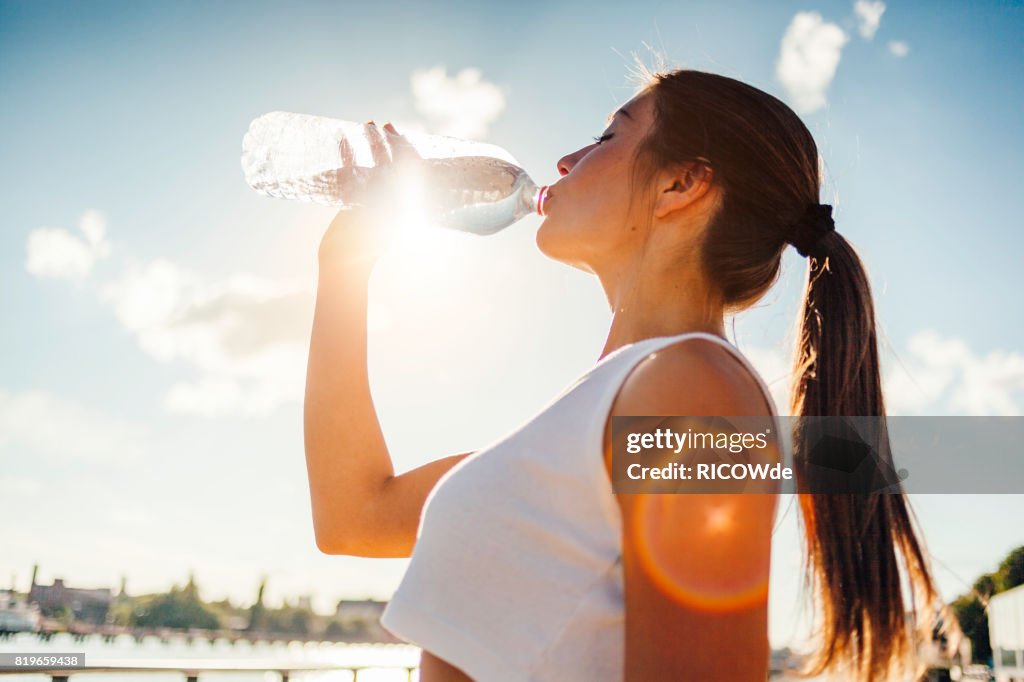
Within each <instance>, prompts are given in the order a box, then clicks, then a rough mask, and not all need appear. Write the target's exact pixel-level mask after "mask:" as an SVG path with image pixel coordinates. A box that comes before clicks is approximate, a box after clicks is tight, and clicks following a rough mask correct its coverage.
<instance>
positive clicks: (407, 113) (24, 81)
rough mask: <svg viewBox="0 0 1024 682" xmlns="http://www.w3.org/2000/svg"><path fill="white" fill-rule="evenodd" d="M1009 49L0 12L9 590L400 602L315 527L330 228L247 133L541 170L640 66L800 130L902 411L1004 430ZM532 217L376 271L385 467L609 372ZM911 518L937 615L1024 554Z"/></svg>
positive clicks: (1016, 321) (789, 258)
mask: <svg viewBox="0 0 1024 682" xmlns="http://www.w3.org/2000/svg"><path fill="white" fill-rule="evenodd" d="M1022 32H1024V8H1022V5H1021V4H1020V3H1009V2H1000V3H969V4H968V3H940V4H935V3H923V2H917V3H900V2H893V3H883V2H878V1H875V2H864V1H863V0H861V1H859V2H856V3H851V2H821V1H816V0H808V1H807V2H774V3H758V2H732V3H725V2H685V3H684V2H647V1H645V0H637V1H636V2H631V3H628V4H623V3H594V2H587V3H583V2H577V3H572V2H543V3H541V2H517V3H501V4H496V3H482V4H481V3H470V2H461V3H460V2H447V3H445V2H435V3H402V2H398V3H388V4H386V5H383V4H378V3H310V2H305V3H300V2H296V3H286V4H285V3H257V2H246V3H229V2H223V3H215V4H205V3H197V2H182V3H177V2H175V3H170V2H167V3H154V2H123V3H105V2H92V3H56V2H47V1H43V0H39V1H31V2H0V91H2V92H3V93H4V94H3V98H2V101H0V188H2V189H0V198H2V206H3V222H4V225H3V229H2V230H0V273H2V278H3V279H2V282H3V286H2V292H0V316H2V319H3V324H4V334H3V335H2V336H0V354H2V357H3V360H2V364H0V500H3V507H4V509H5V513H4V514H2V515H0V547H2V548H3V551H0V585H2V586H4V587H6V586H8V585H9V584H10V583H11V582H13V584H14V586H15V587H16V588H18V589H21V590H24V589H27V587H28V583H29V576H30V573H31V569H32V565H33V564H36V563H38V564H39V566H40V573H39V578H40V580H41V581H42V582H44V583H49V582H50V581H51V580H52V579H54V578H56V577H64V578H65V579H66V580H67V581H68V582H69V583H70V584H74V585H81V586H85V587H102V586H110V587H112V588H116V587H117V585H118V584H119V582H120V579H121V576H125V577H126V578H127V587H128V591H129V592H130V593H141V592H146V591H151V590H164V589H166V588H168V587H169V586H170V585H171V584H172V583H178V584H182V583H184V582H185V581H186V580H187V579H188V575H189V574H190V573H194V574H195V577H196V581H197V583H198V585H199V587H200V591H201V594H202V596H203V597H204V598H206V599H220V598H224V597H229V598H231V599H233V600H236V601H240V602H243V603H250V602H251V601H252V600H253V599H254V597H255V594H256V590H257V588H258V585H259V582H260V580H261V578H262V577H264V576H266V578H267V581H268V585H267V593H266V597H267V601H268V602H269V603H271V604H278V603H281V600H283V599H285V598H290V599H292V600H293V601H294V599H295V598H296V597H297V596H299V595H309V596H310V597H311V598H312V603H313V605H314V606H315V607H316V608H317V609H318V610H320V611H322V612H327V611H331V610H333V607H334V604H335V602H336V601H337V600H338V599H341V598H354V599H359V598H366V597H373V598H382V599H383V598H387V597H388V596H389V595H390V594H391V592H392V591H393V590H394V588H395V587H396V586H397V584H398V582H399V580H400V579H401V575H402V572H403V570H404V567H405V565H406V560H401V559H361V558H354V557H337V556H326V555H323V554H321V553H319V552H318V550H317V549H316V547H315V544H314V539H313V531H312V523H311V515H310V507H309V497H308V487H307V479H306V470H305V460H304V455H303V447H302V402H301V401H302V392H303V385H304V381H305V358H306V353H307V350H308V342H309V331H310V324H311V321H312V309H313V308H312V306H313V293H314V290H315V289H314V287H315V275H316V247H317V243H318V240H319V237H320V235H321V234H322V232H323V230H324V228H325V227H326V225H327V224H328V223H329V222H330V219H331V217H332V211H331V210H330V209H329V208H325V207H320V206H314V205H310V204H302V203H294V202H287V201H281V200H275V199H270V198H267V197H263V196H261V195H258V194H256V193H254V192H253V191H252V190H250V189H249V188H248V187H247V186H246V184H245V182H244V179H243V177H242V173H241V168H240V165H239V157H240V151H241V139H242V136H243V134H244V133H245V131H246V129H247V127H248V125H249V122H250V121H251V120H252V119H254V118H256V117H257V116H259V115H261V114H263V113H266V112H268V111H274V110H283V111H294V112H300V113H308V114H316V115H323V116H330V117H335V118H341V119H347V120H352V121H365V120H367V119H371V118H372V119H374V120H377V121H379V122H382V121H387V120H390V121H393V122H394V124H395V126H396V128H398V130H399V131H405V132H412V131H426V132H433V133H443V134H449V135H456V136H462V137H467V138H472V139H481V140H485V141H487V142H491V143H494V144H498V145H500V146H502V147H504V148H505V149H507V150H509V151H510V152H511V153H512V154H513V155H514V156H515V157H516V158H517V159H519V161H520V162H521V163H522V165H523V167H524V168H526V169H527V171H528V172H529V173H530V174H531V176H532V177H533V178H534V180H536V181H537V182H538V184H544V183H550V182H553V181H554V180H556V179H557V178H558V173H557V171H556V167H555V163H556V161H557V160H558V159H559V158H560V157H561V156H563V155H564V154H566V153H568V152H571V151H573V150H576V149H578V148H579V147H581V146H584V145H586V144H589V142H590V138H591V137H593V136H595V135H599V134H600V133H601V132H602V131H603V129H604V125H605V123H604V122H605V117H606V116H607V115H608V114H609V113H610V112H612V111H613V110H614V109H615V108H617V107H618V106H619V105H621V104H622V103H624V102H625V101H627V100H628V99H629V98H630V97H631V96H632V93H633V85H632V84H631V82H630V81H629V79H628V76H629V71H630V67H631V64H632V61H633V57H632V55H633V54H634V53H636V54H639V55H640V57H641V58H643V59H644V60H645V61H646V62H648V63H652V60H653V57H652V53H651V52H650V50H649V47H651V48H654V49H657V50H660V51H662V52H664V53H665V54H666V55H667V56H668V58H669V63H670V65H671V66H682V67H687V68H697V69H702V70H708V71H714V72H717V73H722V74H724V75H728V76H732V77H734V78H739V79H740V80H743V81H746V82H748V83H751V84H752V85H755V86H757V87H759V88H761V89H763V90H765V91H766V92H769V93H771V94H773V95H776V96H778V97H780V98H781V99H783V101H785V102H787V103H788V104H789V105H790V106H792V107H793V108H794V110H796V111H797V112H798V113H799V114H800V115H801V117H802V118H803V120H804V121H805V122H806V124H807V126H808V128H809V129H810V130H811V132H812V133H813V135H814V137H815V139H816V141H817V143H818V147H819V150H820V152H821V155H822V157H823V159H824V163H825V169H826V177H825V183H824V186H823V189H822V198H821V201H822V202H823V203H831V204H834V206H835V213H834V216H835V219H836V225H837V229H838V230H839V231H840V232H841V233H842V234H843V235H844V236H846V237H847V239H848V240H849V241H850V242H851V243H853V244H854V245H855V247H856V248H857V249H858V251H859V253H860V254H861V256H862V258H863V260H864V261H865V263H866V265H867V268H868V271H869V275H870V278H871V283H872V286H873V290H874V295H875V304H876V310H877V314H878V320H879V324H880V329H881V343H882V352H883V378H884V383H885V390H886V399H887V404H888V406H889V412H890V414H929V415H1021V414H1022V411H1024V322H1022V318H1021V315H1020V313H1019V306H1020V304H1019V302H1018V298H1019V296H1020V293H1021V291H1022V288H1024V287H1022V285H1024V274H1022V273H1024V257H1022V255H1021V254H1022V253H1024V234H1022V232H1021V230H1020V228H1021V221H1020V218H1019V213H1018V211H1017V209H1014V208H1013V206H1014V205H1015V203H1016V202H1015V199H1016V197H1018V196H1019V194H1020V187H1021V181H1022V180H1024V173H1022V163H1024V162H1022V161H1021V156H1020V154H1019V150H1020V149H1021V148H1024V144H1022V143H1024V88H1022V87H1021V82H1020V78H1021V77H1020V74H1021V73H1024V48H1022V47H1021V44H1020V41H1019V36H1020V35H1021V34H1022ZM539 222H540V218H538V217H533V216H531V217H527V218H525V219H523V220H522V221H520V222H518V223H516V224H514V225H513V226H511V227H509V228H508V229H506V230H504V231H502V232H500V233H498V234H496V235H492V236H488V237H479V236H475V235H468V234H461V233H456V232H451V231H444V230H440V229H422V230H411V231H408V233H407V234H406V236H405V238H403V239H402V240H401V241H399V242H397V243H395V244H394V245H393V246H392V248H391V250H390V251H389V252H388V253H387V254H386V255H385V256H384V257H383V259H382V260H381V261H380V262H379V264H378V265H377V267H376V269H375V271H374V273H373V280H372V282H371V292H370V296H371V300H370V306H371V308H370V319H369V336H370V351H369V352H370V378H371V387H372V392H373V395H374V401H375V405H376V407H377V411H378V414H379V417H380V421H381V424H382V427H383V430H384V434H385V436H386V439H387V441H388V446H389V450H390V451H391V454H392V458H393V461H394V463H395V468H396V470H397V471H405V470H408V469H411V468H413V467H416V466H419V465H421V464H423V463H425V462H427V461H430V460H432V459H435V458H438V457H442V456H445V455H448V454H452V453H456V452H465V451H469V450H475V449H478V448H480V447H481V446H483V445H485V444H487V443H489V442H492V441H494V440H496V439H497V438H498V437H500V436H501V435H502V434H504V433H507V432H508V431H510V430H511V429H514V428H516V427H518V426H519V425H520V424H521V423H522V422H523V421H525V420H527V419H529V418H530V417H531V416H533V415H534V414H535V413H536V412H537V411H538V410H539V409H541V408H542V407H543V406H544V405H546V404H547V403H548V401H549V400H550V398H551V397H553V396H554V395H555V394H557V393H558V392H559V391H560V390H561V389H562V388H564V387H566V386H568V385H569V384H570V383H571V382H572V381H573V380H574V379H575V378H576V377H578V376H579V375H581V374H583V373H584V372H586V371H587V370H588V369H589V368H590V367H592V366H593V364H594V362H595V361H596V359H597V358H598V356H599V354H600V351H601V348H602V346H603V345H604V340H605V335H606V332H607V328H608V324H609V322H610V319H611V317H610V312H609V310H608V307H607V304H606V301H605V299H604V295H603V293H602V291H601V289H600V286H599V285H598V283H597V281H596V280H595V279H593V277H592V276H589V275H586V274H584V273H582V272H579V271H576V270H572V269H570V268H569V267H567V266H565V265H563V264H560V263H557V262H554V261H551V260H548V259H547V258H546V257H544V256H543V255H542V254H541V253H540V252H539V251H538V250H537V248H536V245H535V242H534V233H535V231H536V228H537V226H538V225H539ZM783 267H784V271H783V275H782V278H781V280H780V281H779V283H778V284H777V285H776V287H775V288H774V289H773V290H772V291H771V292H769V294H768V295H767V296H766V297H765V298H764V299H762V301H761V302H760V303H759V304H758V306H756V307H755V308H754V309H752V310H750V311H747V312H745V313H742V314H741V315H739V316H737V317H736V318H734V319H732V320H730V321H729V322H728V324H727V326H728V328H729V335H730V338H731V339H732V340H733V341H734V342H735V343H736V344H737V345H738V347H739V348H740V350H741V351H742V352H743V353H745V354H746V355H747V357H749V358H750V359H751V361H752V362H753V363H754V364H755V366H756V367H757V368H758V370H759V372H760V373H761V374H762V376H763V377H764V378H765V380H766V381H767V382H768V383H769V385H770V386H771V388H772V390H773V393H774V395H775V399H776V403H777V404H778V405H779V406H780V409H782V410H783V411H784V410H785V406H786V404H787V402H788V401H787V398H786V390H787V382H788V377H787V371H788V369H787V368H788V362H789V357H790V353H791V351H792V345H793V329H794V325H795V323H796V313H797V309H798V304H799V295H800V291H801V286H802V280H803V278H804V277H805V268H806V263H805V261H803V259H801V258H800V257H799V256H798V255H797V254H796V252H795V251H794V250H792V249H791V250H789V252H787V254H786V256H785V258H784V266H783ZM1014 310H1018V312H1017V313H1014V312H1013V311H1014ZM912 504H913V505H914V508H915V510H916V512H917V515H918V518H919V521H920V523H921V526H922V528H923V530H924V534H925V540H926V543H927V546H928V548H929V550H930V551H931V553H932V555H933V557H934V561H935V566H934V569H935V574H936V578H937V580H938V582H939V586H940V588H941V590H942V593H943V595H944V596H946V597H947V598H952V597H954V596H956V595H957V594H958V593H960V592H962V591H963V590H965V589H966V587H967V586H968V585H969V584H970V583H971V582H973V581H974V579H975V578H976V577H978V575H980V574H981V573H983V572H987V571H991V570H993V569H994V568H995V567H996V565H997V564H998V562H999V560H1000V559H1001V558H1002V557H1003V556H1004V555H1005V554H1006V553H1007V551H1009V550H1010V549H1011V548H1013V547H1016V546H1019V545H1021V544H1024V526H1021V524H1016V525H1014V524H1013V523H1008V520H1010V519H1013V518H1018V519H1020V518H1024V494H1022V495H992V496H984V497H968V496H948V495H947V496H939V495H920V496H915V497H914V498H913V500H912ZM786 509H789V511H788V512H786V511H785V510H786ZM11 510H14V511H13V513H12V512H11ZM798 530H799V529H798V526H797V525H796V520H795V510H793V509H791V508H788V505H786V504H783V505H781V510H780V514H779V521H778V528H777V531H776V535H775V541H774V543H773V564H772V586H771V603H770V611H771V613H770V615H771V625H770V638H771V641H772V644H773V645H775V646H782V645H786V644H790V643H794V642H797V641H799V639H800V638H801V637H802V636H804V634H806V628H807V627H808V623H809V621H808V620H807V617H806V615H805V612H804V611H801V610H800V609H799V608H798V603H799V602H798V598H799V590H798V588H799V568H800V545H799V542H798ZM801 614H804V615H801Z"/></svg>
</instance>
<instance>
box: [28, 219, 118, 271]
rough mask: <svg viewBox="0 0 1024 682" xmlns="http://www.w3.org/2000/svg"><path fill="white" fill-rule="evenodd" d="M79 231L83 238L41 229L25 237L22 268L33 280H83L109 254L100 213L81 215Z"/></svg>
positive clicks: (62, 230) (105, 224) (64, 231)
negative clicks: (25, 252)
mask: <svg viewBox="0 0 1024 682" xmlns="http://www.w3.org/2000/svg"><path fill="white" fill-rule="evenodd" d="M78 227H79V230H81V232H82V234H83V235H85V238H84V239H83V238H81V237H78V236H76V235H74V234H72V233H71V232H70V231H68V230H65V229H62V228H56V227H40V228H38V229H35V230H32V231H31V232H30V233H29V235H28V242H27V245H26V246H27V258H26V260H25V269H26V270H28V272H30V273H31V274H33V275H35V276H36V277H56V278H61V279H76V278H82V277H85V276H86V275H88V274H89V273H90V272H92V269H93V266H94V265H95V264H96V261H97V260H99V259H100V258H103V257H104V256H107V255H108V254H109V253H110V244H109V243H108V242H107V241H106V231H107V222H106V218H104V216H103V214H102V213H100V212H99V211H95V210H89V211H86V212H85V213H84V214H82V218H81V220H80V222H79V225H78Z"/></svg>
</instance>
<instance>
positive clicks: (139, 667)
mask: <svg viewBox="0 0 1024 682" xmlns="http://www.w3.org/2000/svg"><path fill="white" fill-rule="evenodd" d="M418 667H419V666H418V665H343V664H336V663H285V662H274V661H263V662H260V661H233V660H224V659H209V660H197V659H173V658H158V659H133V660H130V661H124V660H122V661H116V662H115V661H102V660H101V661H97V662H95V663H87V664H85V665H82V666H79V667H75V668H44V667H32V668H28V667H26V668H18V669H13V668H0V675H29V674H31V675H40V674H42V675H49V676H50V680H51V681H52V682H68V678H70V677H71V676H72V675H77V674H79V673H169V672H177V673H181V674H182V675H184V676H185V680H186V682H199V675H200V674H202V673H213V672H216V673H242V672H249V673H258V672H276V673H277V674H279V675H280V676H281V682H288V679H289V677H290V676H291V675H292V674H294V673H308V672H328V671H335V672H350V673H352V682H358V680H359V672H360V671H362V670H396V671H397V670H402V671H405V678H406V680H407V682H412V674H413V671H415V670H416V669H417V668H418Z"/></svg>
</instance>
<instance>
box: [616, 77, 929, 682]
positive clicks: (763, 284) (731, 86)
mask: <svg viewBox="0 0 1024 682" xmlns="http://www.w3.org/2000/svg"><path fill="white" fill-rule="evenodd" d="M640 66H641V73H640V75H641V76H642V78H643V79H644V81H645V82H644V83H643V84H642V85H643V87H642V88H641V92H648V93H650V94H651V95H652V96H653V100H654V124H653V126H652V128H651V131H650V133H649V134H648V136H647V138H646V139H645V140H644V141H643V142H642V143H641V144H640V145H639V147H638V150H637V163H636V164H635V165H634V171H635V173H634V182H636V179H637V177H638V175H643V174H644V173H645V172H646V174H647V175H646V176H645V177H646V179H647V180H650V178H652V177H653V173H654V172H655V171H656V170H657V169H659V168H665V167H669V166H671V165H673V164H679V163H684V162H692V161H700V162H704V161H706V162H707V165H709V166H710V167H711V168H712V169H713V177H714V178H715V181H716V182H718V183H719V186H720V188H721V189H722V190H723V200H722V202H721V204H720V207H719V209H718V212H717V213H716V214H715V215H714V216H713V218H712V219H711V222H710V224H709V225H708V229H707V232H706V236H705V238H704V241H703V242H702V246H701V254H700V262H701V266H702V269H703V271H704V273H705V276H706V277H708V278H709V281H711V282H712V283H713V284H715V285H716V286H717V287H718V288H720V290H721V292H722V294H723V296H724V302H725V306H726V310H727V311H728V312H737V311H739V310H743V309H745V308H747V307H749V306H750V305H752V304H753V303H754V302H756V301H757V300H758V299H760V298H761V297H762V296H763V295H764V294H765V292H767V291H768V289H770V288H771V286H772V285H773V284H774V283H775V281H776V280H777V279H778V277H779V272H780V267H781V262H782V253H783V251H784V249H785V248H786V246H787V244H788V243H789V242H788V240H789V239H792V238H793V236H794V235H793V230H794V227H793V226H794V225H795V224H796V222H797V221H798V219H799V218H800V217H801V216H802V215H803V213H804V211H805V210H806V208H807V207H808V206H809V205H816V204H818V202H819V192H820V189H821V175H822V171H821V164H820V161H819V156H818V148H817V145H816V144H815V142H814V138H813V137H812V135H811V133H810V132H809V131H808V129H807V127H806V126H805V125H804V123H803V121H801V120H800V117H799V116H797V115H796V113H794V112H793V110H792V109H790V108H789V107H788V106H787V105H786V104H784V103H783V102H782V101H780V100H779V99H777V98H776V97H773V96H772V95H769V94H768V93H766V92H763V91H761V90H759V89H757V88H755V87H752V86H750V85H747V84H746V83H742V82H740V81H738V80H735V79H732V78H728V77H726V76H721V75H717V74H712V73H705V72H702V71H695V70H688V69H686V70H684V69H674V70H669V71H665V70H659V71H657V72H652V71H649V70H647V69H646V68H645V67H643V65H642V64H641V65H640ZM647 184H650V183H649V182H648V183H647ZM841 228H842V225H840V229H841ZM808 260H809V263H808V270H807V282H806V287H805V290H804V301H803V304H802V312H801V314H800V320H799V330H798V336H797V345H796V359H795V371H794V379H793V385H792V398H791V405H790V407H791V413H792V415H794V416H884V415H885V403H884V400H883V397H882V385H881V380H880V376H879V360H878V343H877V339H876V328H875V311H874V305H873V303H872V297H871V289H870V286H869V284H868V278H867V275H866V273H865V271H864V266H863V264H862V263H861V261H860V258H858V256H857V253H856V251H854V249H853V247H852V246H851V245H850V244H849V242H847V240H846V239H845V238H844V237H843V236H842V235H841V234H840V233H839V232H837V231H833V232H829V233H827V234H825V235H824V237H823V238H822V239H820V240H819V241H818V243H817V244H816V246H815V248H814V250H813V251H812V252H811V253H810V255H809V258H808ZM801 421H802V420H797V423H800V422H801ZM802 435H803V434H802V433H801V427H797V428H796V430H795V433H794V434H793V454H794V460H795V461H796V463H797V465H798V469H799V462H800V461H801V458H802V457H806V455H807V453H806V452H805V450H806V448H805V447H804V446H803V443H804V442H805V439H803V438H802ZM887 444H888V443H887V438H886V445H887ZM798 493H799V500H800V509H801V511H802V517H803V529H804V538H805V555H804V556H805V579H806V583H807V584H808V585H810V586H811V587H812V589H813V590H814V593H815V595H816V597H817V599H816V600H815V601H816V602H817V603H818V604H819V605H820V609H821V611H820V617H821V635H822V640H823V641H822V646H821V647H820V648H819V649H818V651H817V653H816V656H814V657H813V659H812V661H811V664H810V666H809V669H808V670H807V672H808V673H810V674H819V673H822V672H826V671H834V670H839V669H848V670H852V671H853V673H854V674H855V676H856V678H857V679H861V680H867V681H873V680H880V679H885V678H886V677H887V676H888V675H890V674H891V673H892V672H893V671H894V670H897V669H903V667H904V665H905V663H906V662H907V661H908V660H910V659H912V658H913V657H914V654H915V646H914V645H915V637H914V635H913V634H912V633H913V632H914V631H915V630H914V627H913V626H914V625H916V626H917V629H918V630H919V631H920V632H931V622H930V620H929V614H930V613H931V612H930V611H926V610H925V609H924V608H921V609H920V613H919V614H918V613H915V610H914V609H913V608H911V610H910V611H909V612H908V610H907V608H906V605H905V599H904V592H905V590H904V589H903V586H902V585H901V580H902V578H901V575H903V576H904V577H906V578H907V579H908V581H909V587H910V594H909V597H910V600H909V601H910V605H911V607H913V606H914V605H915V602H918V603H919V607H920V606H921V604H922V603H923V606H925V607H928V606H932V605H933V604H934V603H935V600H936V599H937V593H936V590H935V587H934V584H933V582H932V578H931V575H930V571H929V568H928V562H927V561H926V558H925V553H924V552H923V550H922V544H921V543H920V541H919V540H918V537H917V534H916V533H915V527H914V523H913V520H912V515H911V512H910V509H909V505H908V501H907V499H906V496H905V495H904V494H903V492H902V491H901V492H899V493H898V494H893V493H877V494H811V493H809V492H807V491H806V489H804V490H802V491H801V488H799V487H798ZM901 566H902V569H903V571H904V573H902V574H901ZM919 598H920V599H919ZM908 623H909V625H908Z"/></svg>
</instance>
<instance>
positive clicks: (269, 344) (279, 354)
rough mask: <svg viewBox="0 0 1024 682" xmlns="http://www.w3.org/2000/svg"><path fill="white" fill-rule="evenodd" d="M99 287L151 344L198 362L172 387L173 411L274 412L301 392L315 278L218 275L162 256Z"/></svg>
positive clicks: (155, 353) (157, 354)
mask: <svg viewBox="0 0 1024 682" xmlns="http://www.w3.org/2000/svg"><path fill="white" fill-rule="evenodd" d="M101 296H102V298H103V299H104V300H105V301H106V302H108V303H109V304H111V305H112V306H113V309H114V314H115V316H116V317H117V319H118V321H119V322H120V323H121V324H122V325H123V326H124V328H125V329H127V330H128V331H130V332H131V333H133V334H134V335H135V337H136V340H137V341H138V343H139V346H140V348H142V350H143V351H144V352H145V353H147V354H148V355H150V356H151V357H153V358H154V359H156V360H158V361H160V362H174V361H177V362H183V363H185V364H186V365H189V366H191V368H192V369H194V370H196V371H197V372H198V378H197V379H196V380H195V381H192V382H183V383H178V384H176V385H174V386H173V387H172V388H171V389H170V391H169V392H168V394H167V395H166V396H165V398H164V406H165V408H166V409H168V410H169V411H171V412H185V413H195V414H202V415H207V416H213V415H220V414H229V413H233V414H266V413H268V412H270V411H272V410H273V409H275V408H276V407H277V406H279V405H281V404H282V403H285V402H292V401H299V400H301V397H302V391H303V386H304V382H305V361H306V355H307V351H308V341H309V340H308V336H309V327H310V321H311V319H312V308H313V292H312V289H311V287H310V286H309V285H308V284H307V283H305V282H298V281H273V280H265V279H260V278H256V277H252V276H247V275H236V276H234V277H230V278H228V279H226V280H223V281H216V282H210V281H206V280H204V279H203V278H201V277H199V276H198V275H195V274H193V273H189V272H187V271H185V270H183V269H181V268H179V267H178V266H176V265H174V264H173V263H170V262H168V261H166V260H156V261H153V262H150V263H147V264H145V265H143V266H133V267H130V268H129V269H128V270H127V271H126V272H125V273H124V274H123V275H122V277H121V278H120V279H118V280H117V281H115V282H112V283H109V284H107V285H106V286H104V287H103V288H102V290H101Z"/></svg>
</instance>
